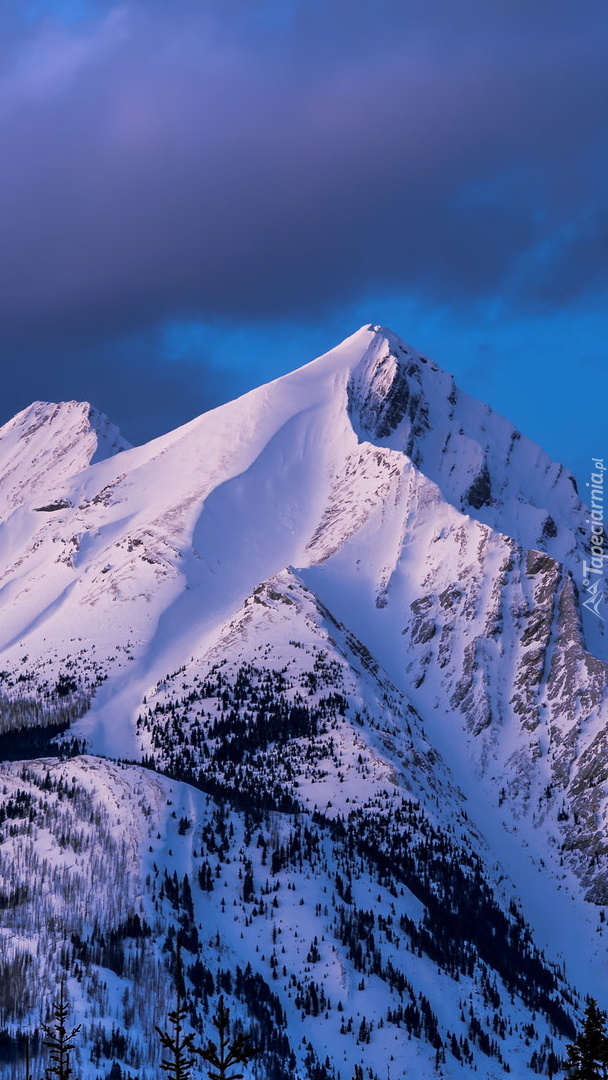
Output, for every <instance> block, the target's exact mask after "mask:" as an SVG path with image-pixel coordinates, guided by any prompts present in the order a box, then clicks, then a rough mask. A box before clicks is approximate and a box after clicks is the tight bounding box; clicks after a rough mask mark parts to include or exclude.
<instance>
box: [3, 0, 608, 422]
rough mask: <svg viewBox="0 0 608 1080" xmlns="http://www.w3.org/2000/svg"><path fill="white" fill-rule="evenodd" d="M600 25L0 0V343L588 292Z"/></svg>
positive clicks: (602, 68) (297, 4) (601, 145)
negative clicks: (182, 320)
mask: <svg viewBox="0 0 608 1080" xmlns="http://www.w3.org/2000/svg"><path fill="white" fill-rule="evenodd" d="M607 27H608V10H607V9H606V7H605V4H604V2H603V0H593V2H589V0H587V2H583V3H581V4H579V5H577V7H576V10H575V9H574V6H573V5H572V3H571V0H568V2H565V0H551V2H548V0H535V3H533V4H530V3H529V0H526V2H524V0H494V2H493V3H491V4H488V3H487V0H463V2H461V3H458V4H455V3H454V2H453V0H436V2H434V3H433V2H431V3H429V2H428V0H425V2H424V3H423V2H422V0H410V2H408V3H407V4H405V3H403V0H374V3H373V4H372V3H371V0H291V2H289V0H272V2H271V0H266V2H265V3H257V4H255V5H252V4H251V3H250V0H221V2H220V0H217V2H216V3H209V4H206V5H201V4H200V3H198V0H197V2H196V3H195V2H194V0H170V2H169V0H145V2H144V0H130V2H129V0H127V2H126V3H121V4H108V3H107V2H104V3H101V2H100V3H96V2H95V0H70V3H69V4H68V3H67V2H66V3H65V4H61V3H59V2H54V0H37V2H36V3H29V4H24V2H23V0H19V2H18V3H17V2H13V0H11V2H7V3H6V4H5V5H4V6H3V9H2V13H1V14H0V29H1V30H2V33H1V34H0V41H1V44H0V145H1V146H2V155H1V157H0V235H1V238H2V246H1V250H0V355H1V356H2V357H3V358H4V361H5V363H6V364H8V363H9V362H10V359H11V358H21V360H23V363H21V361H20V363H21V370H26V369H27V365H28V364H29V365H30V366H31V370H32V372H36V373H38V375H39V367H38V361H37V358H39V357H41V356H43V355H47V356H49V357H54V358H55V361H54V365H55V372H56V373H57V372H58V371H59V370H61V371H62V372H63V373H64V374H65V376H66V380H65V381H67V376H68V374H69V375H70V377H73V376H74V375H77V373H78V364H77V362H76V360H75V361H74V366H71V361H69V360H68V359H61V358H62V357H66V358H67V357H77V356H80V357H83V356H85V357H87V358H88V359H86V364H87V366H88V367H89V368H90V369H91V370H92V369H93V368H94V367H95V365H96V364H97V362H98V360H99V358H100V357H101V352H102V348H106V347H107V346H103V347H102V346H100V345H99V342H100V341H101V340H103V341H105V342H108V340H109V339H110V338H111V337H112V336H113V337H114V339H115V340H117V341H125V340H127V339H128V336H129V335H132V334H134V333H136V332H137V333H138V334H139V335H140V336H139V337H138V338H137V340H138V341H140V342H145V341H146V340H147V339H146V336H145V332H144V331H143V330H142V328H145V327H150V326H155V325H158V324H159V323H160V322H161V321H162V320H163V319H165V318H169V317H173V318H177V317H180V316H181V317H186V318H188V317H189V318H194V317H200V318H204V319H224V320H226V319H233V320H247V319H249V320H250V319H252V318H264V319H273V318H282V319H285V318H290V317H294V318H300V319H302V318H304V317H311V318H312V317H315V318H318V317H320V315H321V314H322V313H323V312H324V311H327V310H328V308H329V307H331V308H332V309H335V307H336V305H337V304H339V303H340V302H345V303H346V302H350V301H353V300H354V299H356V298H357V297H359V296H361V295H364V294H365V292H366V291H367V292H372V291H376V292H377V291H378V290H381V289H383V288H390V289H391V290H392V291H393V292H394V291H395V290H399V289H402V290H417V291H418V292H419V293H422V294H425V295H426V296H427V298H428V297H431V298H433V297H435V298H437V300H438V301H440V302H442V303H458V302H460V301H461V300H466V299H467V298H471V297H475V296H481V295H483V294H484V293H492V292H498V291H502V293H503V294H505V293H508V292H509V291H511V292H512V294H513V296H514V297H515V298H516V300H517V302H518V303H522V302H523V300H524V299H525V298H527V297H530V298H534V297H535V296H538V297H539V298H541V299H542V301H543V303H549V304H550V303H552V302H553V303H558V302H559V303H562V302H563V297H564V294H565V293H567V292H568V289H569V288H572V289H573V290H576V291H577V292H580V291H581V290H585V289H593V288H594V287H595V286H596V285H597V284H598V282H600V281H601V280H603V275H604V273H605V251H604V248H603V245H602V243H600V242H598V240H597V236H596V234H595V233H594V232H593V228H592V227H591V224H590V223H591V221H592V219H593V220H594V221H597V222H603V223H604V224H605V220H606V197H605V193H604V178H605V175H606V160H607V158H608V152H607V147H606V131H605V119H606V116H605V102H606V100H608V70H607V65H606V64H605V54H606V37H607ZM589 207H592V208H593V213H592V215H591V217H590V216H589V213H588V212H587V211H586V210H585V208H589ZM552 255H554V256H555V261H552ZM569 267H570V268H571V269H570V270H569ZM150 332H151V331H150ZM147 347H149V343H148V345H147V346H142V352H141V355H143V353H144V352H145V348H147ZM155 349H156V352H155ZM161 351H162V350H161ZM151 353H152V354H154V355H157V356H158V359H157V361H156V364H157V367H156V368H155V369H154V370H155V371H156V372H157V375H158V378H159V379H160V378H161V377H162V373H163V371H164V370H165V369H164V368H163V366H162V357H161V353H160V352H159V351H158V348H156V346H155V348H152V349H151ZM137 355H140V353H138V350H137V349H135V352H134V359H133V360H132V361H129V360H127V359H126V354H125V353H124V351H123V350H122V346H120V345H118V346H116V357H117V358H118V359H116V360H115V361H113V363H114V364H115V367H116V374H117V375H118V374H119V370H118V369H119V367H120V365H121V364H122V365H123V368H124V370H123V373H122V376H121V378H122V379H123V381H124V380H125V378H127V376H126V375H125V373H124V372H125V371H126V370H127V368H128V370H129V372H130V374H129V376H128V378H129V379H130V380H131V383H130V384H129V385H131V384H132V385H133V386H134V387H135V385H136V384H137V383H138V380H140V378H142V376H143V369H144V367H145V365H144V364H143V361H142V362H141V363H140V361H139V360H138V359H136V357H137ZM120 358H122V359H120ZM24 365H25V366H24ZM101 367H102V368H103V365H101ZM203 369H204V365H203ZM110 374H113V370H112V369H111V365H110V368H108V365H106V374H105V375H104V374H103V371H101V372H100V373H99V375H98V378H99V380H100V382H99V394H100V395H101V397H102V398H103V397H104V395H105V396H108V395H107V388H108V387H109V386H110V381H109V380H110ZM171 376H172V377H174V378H175V386H176V389H175V394H176V395H177V396H176V401H177V399H178V398H179V400H180V401H181V400H182V398H181V397H180V393H181V391H180V390H179V389H178V387H179V386H182V389H183V391H184V393H186V390H185V387H186V384H187V383H188V382H189V381H190V378H191V376H192V372H190V371H189V372H188V377H187V378H185V379H184V380H183V381H180V378H179V375H178V373H176V371H174V370H173V369H172V370H171ZM16 377H17V376H15V378H16ZM154 377H156V376H154ZM104 379H105V381H104ZM55 385H56V384H55ZM125 385H126V384H125ZM214 385H215V384H214ZM214 392H215V391H214ZM75 393H77V391H76V390H74V389H72V391H71V393H70V394H69V396H74V394H75ZM52 396H58V391H57V390H56V389H55V390H54V392H53V394H52ZM87 396H92V393H91V391H89V393H88V395H87ZM203 396H204V395H203ZM148 400H150V401H151V400H152V398H151V394H149V395H148ZM184 400H187V398H186V399H184ZM98 404H103V403H102V402H101V401H98Z"/></svg>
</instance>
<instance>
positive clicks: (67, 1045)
mask: <svg viewBox="0 0 608 1080" xmlns="http://www.w3.org/2000/svg"><path fill="white" fill-rule="evenodd" d="M68 1012H69V1007H68V1001H67V996H66V992H65V983H64V982H63V980H62V982H61V988H60V991H59V1001H57V1002H55V1004H54V1006H53V1022H52V1024H43V1025H42V1030H43V1031H44V1034H45V1035H46V1039H45V1041H44V1045H45V1046H48V1048H49V1050H50V1052H51V1053H50V1056H51V1064H50V1065H47V1068H46V1070H45V1073H44V1077H45V1080H52V1078H53V1077H56V1080H72V1077H74V1073H73V1071H72V1066H71V1064H70V1055H71V1053H72V1051H73V1050H74V1049H75V1046H74V1038H75V1036H76V1035H77V1034H78V1032H79V1031H80V1026H81V1025H80V1024H79V1025H78V1027H75V1028H72V1030H71V1031H70V1033H69V1034H68V1029H67V1027H66V1020H67V1018H68Z"/></svg>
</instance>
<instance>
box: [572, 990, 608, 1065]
mask: <svg viewBox="0 0 608 1080" xmlns="http://www.w3.org/2000/svg"><path fill="white" fill-rule="evenodd" d="M566 1049H567V1052H568V1057H567V1060H566V1072H567V1074H568V1080H606V1078H607V1077H608V1035H607V1034H606V1013H605V1012H602V1010H601V1009H599V1008H598V1005H597V1002H596V1001H594V1000H593V998H589V1001H588V1003H587V1008H586V1010H585V1019H584V1021H583V1028H582V1031H581V1032H580V1033H579V1035H578V1036H577V1037H576V1039H575V1040H574V1042H573V1043H571V1044H570V1046H568V1047H566Z"/></svg>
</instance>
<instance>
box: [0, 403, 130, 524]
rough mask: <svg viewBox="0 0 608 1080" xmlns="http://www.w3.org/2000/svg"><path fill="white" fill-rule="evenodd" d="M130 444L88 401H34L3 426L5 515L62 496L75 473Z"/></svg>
mask: <svg viewBox="0 0 608 1080" xmlns="http://www.w3.org/2000/svg"><path fill="white" fill-rule="evenodd" d="M129 448H130V444H129V443H128V442H127V441H126V439H123V437H122V435H121V434H120V431H119V430H118V428H117V427H116V426H115V425H114V424H113V423H112V422H111V420H109V419H108V417H107V416H105V415H104V414H103V413H101V412H99V410H98V409H95V408H94V407H93V406H92V405H90V404H89V402H87V401H61V402H49V401H34V402H33V403H32V404H31V405H28V407H27V408H25V409H22V411H21V412H19V413H17V415H16V416H14V417H13V418H12V420H9V421H8V423H6V424H4V426H3V427H1V428H0V500H1V504H2V517H5V516H6V515H7V514H8V513H10V512H11V511H12V510H13V509H15V507H16V506H19V505H20V504H21V503H22V502H24V501H25V500H27V499H30V498H40V497H47V496H49V495H52V496H53V497H56V495H57V489H58V487H61V485H63V484H65V483H66V482H67V481H68V480H69V478H70V477H72V476H74V475H75V474H76V473H79V472H82V470H83V469H86V468H87V466H88V465H90V464H93V463H95V462H97V461H103V460H104V459H105V458H108V457H112V456H113V455H114V454H117V453H119V452H120V451H121V450H128V449H129Z"/></svg>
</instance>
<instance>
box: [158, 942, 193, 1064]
mask: <svg viewBox="0 0 608 1080" xmlns="http://www.w3.org/2000/svg"><path fill="white" fill-rule="evenodd" d="M175 982H176V993H175V1008H174V1010H173V1012H170V1013H169V1015H168V1017H167V1019H168V1021H169V1024H170V1030H169V1031H162V1030H161V1028H159V1027H157V1028H156V1030H157V1032H158V1036H159V1038H160V1042H161V1046H162V1047H163V1049H164V1050H166V1051H167V1057H166V1058H164V1059H163V1060H162V1061H161V1063H160V1067H161V1069H162V1070H163V1072H165V1073H166V1074H167V1076H168V1077H169V1078H170V1080H191V1078H192V1066H193V1065H194V1057H193V1054H194V1053H196V1048H195V1046H194V1038H195V1036H194V1035H193V1034H192V1033H188V1034H184V1021H185V1019H186V1017H187V1015H188V1010H187V1008H186V1005H185V1001H184V981H183V976H182V965H181V956H180V952H179V949H178V953H177V971H176V979H175Z"/></svg>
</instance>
